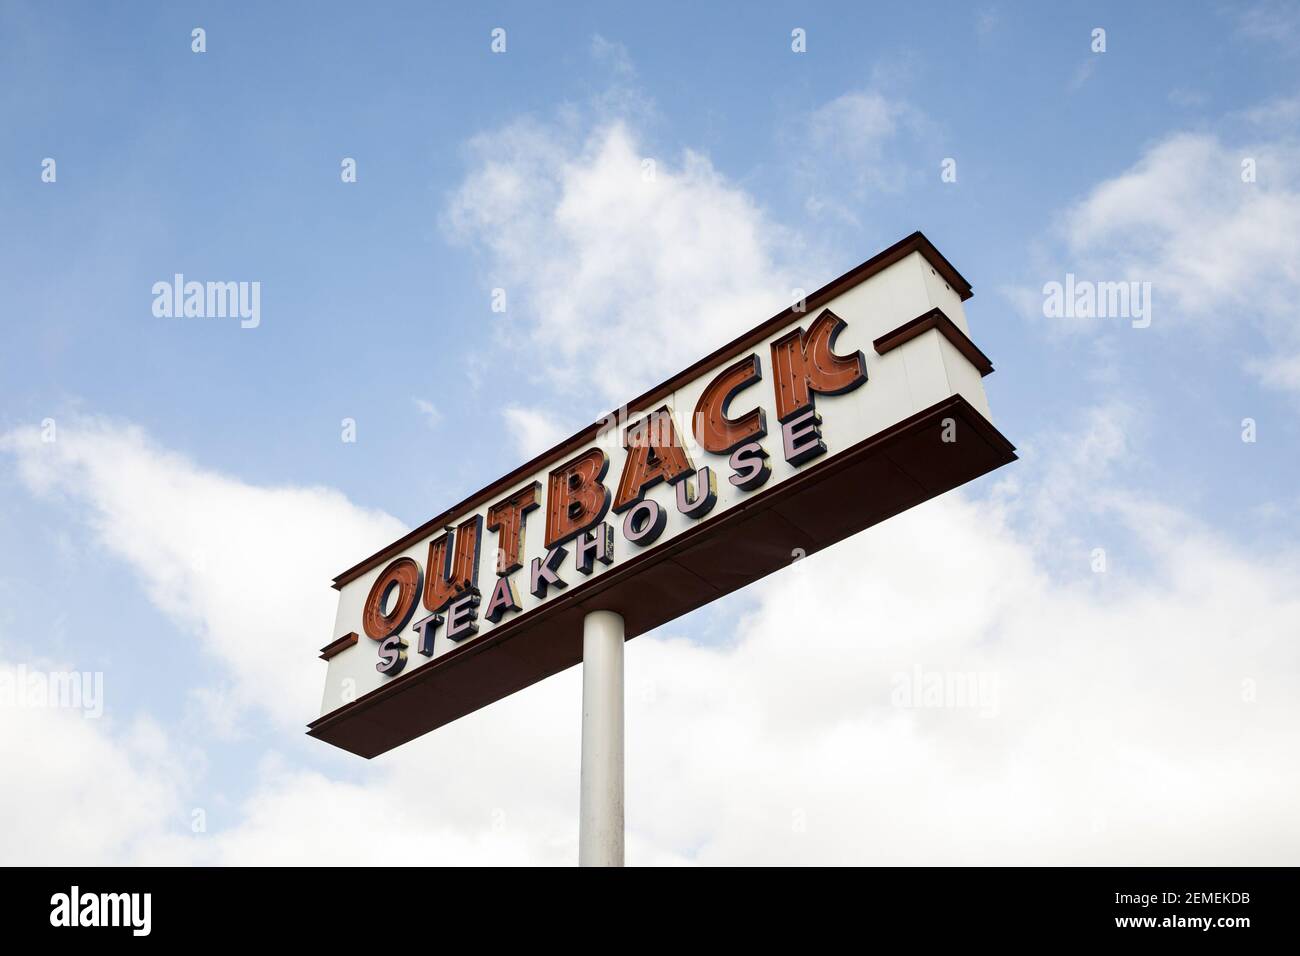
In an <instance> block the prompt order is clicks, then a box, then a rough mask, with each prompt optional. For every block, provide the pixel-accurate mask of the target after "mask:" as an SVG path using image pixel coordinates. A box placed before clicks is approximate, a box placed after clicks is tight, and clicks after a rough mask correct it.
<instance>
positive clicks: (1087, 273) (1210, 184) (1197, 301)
mask: <svg viewBox="0 0 1300 956" xmlns="http://www.w3.org/2000/svg"><path fill="white" fill-rule="evenodd" d="M1287 108H1288V107H1287V103H1286V102H1285V101H1282V102H1278V103H1274V104H1270V105H1269V106H1268V108H1267V109H1265V108H1258V109H1256V110H1253V111H1251V112H1250V113H1249V114H1248V115H1244V116H1243V118H1244V119H1246V120H1247V122H1248V124H1249V125H1250V127H1251V129H1250V133H1251V134H1252V135H1251V136H1249V137H1246V136H1243V137H1241V138H1237V139H1234V140H1233V141H1232V142H1228V141H1226V140H1225V139H1224V138H1221V137H1220V136H1219V135H1216V134H1213V133H1208V132H1196V133H1190V132H1183V133H1177V134H1174V135H1172V136H1169V137H1167V138H1165V139H1163V140H1161V141H1159V142H1157V143H1155V144H1154V145H1152V146H1151V147H1150V148H1149V149H1147V150H1146V151H1144V152H1143V154H1142V156H1141V157H1140V158H1139V159H1138V161H1137V162H1136V163H1135V164H1134V165H1133V166H1132V167H1130V168H1129V169H1127V170H1125V171H1124V172H1122V173H1120V174H1119V175H1117V176H1115V177H1113V178H1111V179H1108V180H1106V181H1104V182H1102V183H1100V184H1098V185H1097V186H1095V187H1094V188H1093V189H1091V190H1090V191H1089V192H1088V194H1087V195H1086V196H1085V197H1084V198H1083V199H1082V200H1080V201H1079V202H1077V203H1075V204H1074V205H1073V206H1071V207H1069V208H1068V209H1067V210H1066V211H1065V212H1064V213H1063V215H1062V216H1061V217H1060V221H1059V223H1058V226H1057V229H1056V231H1055V237H1054V238H1055V240H1056V242H1057V247H1056V248H1055V249H1054V250H1052V251H1050V252H1049V253H1047V255H1046V257H1045V258H1046V259H1048V260H1049V261H1052V262H1053V263H1054V265H1053V267H1052V268H1051V269H1050V270H1049V271H1050V278H1051V279H1052V280H1053V281H1060V280H1061V279H1062V274H1063V273H1064V272H1066V271H1069V272H1073V273H1074V274H1075V275H1076V276H1077V278H1078V279H1081V280H1087V281H1090V282H1149V283H1151V289H1152V293H1151V303H1150V309H1149V312H1150V316H1149V317H1150V319H1151V321H1152V323H1153V325H1154V326H1155V327H1156V328H1158V329H1169V328H1183V329H1192V330H1196V331H1198V332H1200V333H1202V334H1205V335H1207V336H1209V337H1211V338H1214V339H1221V338H1222V337H1224V336H1227V335H1232V336H1234V337H1239V338H1240V337H1241V336H1242V333H1243V330H1244V331H1245V332H1246V333H1247V336H1248V337H1247V338H1246V340H1245V342H1244V343H1243V344H1244V345H1245V346H1246V347H1247V348H1249V349H1252V350H1254V351H1256V353H1257V354H1256V355H1255V356H1253V357H1252V358H1250V359H1249V360H1247V362H1246V363H1245V368H1246V370H1247V371H1248V372H1250V373H1252V374H1254V375H1256V376H1257V377H1258V379H1259V380H1260V381H1261V382H1262V383H1263V384H1265V385H1268V386H1272V387H1278V388H1284V389H1292V390H1294V389H1296V388H1297V387H1298V386H1300V379H1298V378H1297V376H1296V375H1295V371H1294V367H1295V364H1296V363H1297V361H1300V324H1298V323H1297V322H1296V321H1295V315H1294V308H1293V304H1294V302H1295V300H1296V297H1297V296H1298V295H1300V191H1297V189H1296V187H1295V184H1294V183H1293V182H1292V181H1291V179H1290V178H1289V176H1288V171H1289V170H1291V169H1294V168H1296V167H1297V165H1300V142H1298V141H1297V140H1295V139H1294V137H1292V136H1290V135H1287V134H1284V133H1282V132H1280V130H1281V129H1282V128H1284V127H1285V125H1286V124H1285V123H1282V122H1280V121H1278V117H1279V116H1282V115H1284V114H1285V112H1286V109H1287ZM1269 129H1271V130H1273V131H1274V132H1273V133H1272V134H1271V135H1270V134H1269V132H1268V130H1269ZM1251 180H1253V181H1251ZM1011 296H1012V298H1013V299H1014V300H1015V301H1016V302H1017V303H1018V304H1019V305H1020V306H1021V307H1022V308H1023V309H1024V310H1025V311H1026V312H1027V313H1029V314H1041V310H1042V302H1043V299H1042V296H1041V295H1039V294H1038V290H1037V289H1021V290H1013V291H1011ZM1057 324H1058V325H1059V326H1061V327H1072V328H1074V329H1076V330H1079V329H1084V328H1092V327H1094V326H1095V324H1096V323H1095V322H1090V321H1082V322H1080V321H1072V322H1070V323H1063V322H1057ZM1261 346H1262V347H1263V348H1264V349H1266V350H1267V351H1266V352H1264V353H1263V354H1258V352H1259V349H1260V348H1261Z"/></svg>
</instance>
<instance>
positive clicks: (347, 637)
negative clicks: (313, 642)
mask: <svg viewBox="0 0 1300 956" xmlns="http://www.w3.org/2000/svg"><path fill="white" fill-rule="evenodd" d="M356 642H357V632H356V631H348V632H347V633H346V634H344V635H343V636H342V637H340V638H339V639H338V640H337V641H331V642H330V643H328V644H326V645H325V646H324V647H322V648H321V649H320V659H321V660H323V661H327V660H329V659H330V658H331V657H333V656H334V655H335V654H338V653H341V652H342V651H346V650H347V649H348V648H349V647H351V646H352V645H353V644H355V643H356Z"/></svg>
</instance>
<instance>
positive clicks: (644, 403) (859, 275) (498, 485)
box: [334, 232, 971, 670]
mask: <svg viewBox="0 0 1300 956" xmlns="http://www.w3.org/2000/svg"><path fill="white" fill-rule="evenodd" d="M913 252H919V253H920V254H921V255H922V256H924V257H925V259H926V261H927V262H929V263H930V265H931V267H933V268H934V270H935V271H936V272H938V273H939V274H940V275H941V276H943V279H944V281H945V282H947V283H948V284H949V285H950V286H952V288H953V291H955V292H956V293H957V294H958V296H960V297H961V300H962V301H963V302H964V301H966V300H967V299H969V298H970V297H971V287H970V283H969V282H967V281H966V280H965V279H964V278H963V277H962V275H961V273H959V272H958V271H957V270H956V269H955V268H953V265H952V263H950V262H949V261H948V260H947V259H945V258H944V257H943V254H942V253H940V252H939V250H938V249H936V248H935V247H934V245H933V244H932V243H931V242H930V240H929V239H927V238H926V237H925V236H924V235H923V234H922V233H920V232H914V233H912V234H911V235H910V236H908V237H907V238H906V239H903V240H901V241H899V242H896V243H894V244H893V245H892V246H890V247H889V248H888V249H885V250H884V251H883V252H879V253H877V254H876V255H874V256H872V257H871V258H870V259H868V260H867V261H866V262H864V263H862V264H861V265H859V266H856V267H854V268H853V269H850V270H849V271H848V272H846V273H844V275H842V276H840V277H839V278H838V279H835V280H833V281H832V282H830V283H828V284H826V285H824V286H822V287H821V288H820V289H818V290H817V291H816V292H813V293H812V294H810V295H808V296H807V297H806V298H805V299H804V300H803V302H804V308H803V310H802V311H801V312H795V310H794V306H793V305H791V306H790V307H789V308H787V309H785V310H784V311H782V312H779V313H777V314H776V315H774V316H772V318H770V319H768V320H767V321H766V322H764V323H763V324H761V325H759V326H756V327H755V328H752V329H750V330H749V331H748V332H745V333H744V334H743V335H741V336H740V337H738V338H735V339H732V340H731V341H730V342H728V343H727V344H726V345H724V346H722V347H721V348H719V349H717V350H716V351H714V352H713V353H711V354H709V355H706V356H705V357H704V358H702V359H700V360H699V361H698V362H696V363H695V364H693V365H691V366H689V367H688V368H686V369H683V370H682V371H680V372H678V373H677V374H676V375H674V376H673V377H672V378H670V379H668V381H666V382H662V383H661V384H659V385H656V386H655V387H654V388H652V389H650V391H648V392H646V393H645V394H643V395H641V396H639V397H637V398H634V399H633V400H632V401H630V402H628V403H627V413H628V416H629V417H630V416H631V415H633V414H634V413H636V412H641V411H645V410H647V409H649V408H650V407H651V406H652V405H653V404H654V403H655V402H658V401H660V400H662V399H663V398H665V397H667V396H668V395H670V394H672V393H673V392H674V391H675V390H676V389H677V388H678V387H679V386H680V385H682V384H684V383H686V382H689V381H691V380H692V379H694V378H696V377H697V376H699V375H700V374H702V373H703V372H704V371H706V370H707V369H709V368H711V367H713V366H715V365H721V364H722V363H724V362H726V361H728V360H730V359H734V358H736V357H737V356H739V355H740V354H741V353H742V352H744V351H746V350H747V349H752V348H754V346H755V345H757V344H758V343H759V342H762V341H763V340H764V339H766V338H768V337H769V336H770V335H771V334H772V333H773V332H775V331H776V330H777V329H780V328H782V327H783V326H785V325H787V324H789V323H790V322H793V321H795V320H797V319H798V318H799V317H800V316H802V315H804V314H805V313H811V312H812V311H814V310H815V309H818V308H820V307H821V306H823V305H825V304H826V303H827V302H829V301H831V300H832V299H834V298H836V297H837V296H840V295H843V294H844V293H845V292H847V291H848V290H849V289H852V288H853V287H854V286H856V285H860V284H861V283H863V282H865V281H866V280H867V279H870V278H871V277H872V276H874V275H876V274H877V273H880V272H883V271H884V270H885V269H888V268H889V267H890V266H892V265H893V264H894V263H896V262H898V261H899V260H901V259H904V258H906V257H907V256H909V255H911V254H912V253H913ZM611 420H615V419H614V417H613V416H612V415H607V416H605V417H603V418H601V419H600V420H599V421H597V422H595V423H593V424H591V425H588V426H587V427H586V428H583V429H582V430H581V431H579V432H578V433H577V434H575V435H572V436H570V437H569V438H567V439H565V440H564V441H562V442H560V443H559V444H558V445H555V446H553V447H552V448H550V449H549V450H547V451H544V452H542V453H541V454H540V455H538V456H537V457H536V458H534V459H533V460H532V461H529V462H526V463H525V464H523V465H520V466H519V467H518V468H516V469H515V470H514V471H512V472H510V473H509V474H508V475H505V476H504V477H502V478H499V479H497V480H496V481H494V482H493V483H492V484H490V485H488V486H487V487H486V488H484V489H483V490H482V491H479V492H476V493H475V494H473V495H471V496H470V497H468V498H466V499H465V500H464V501H461V502H460V503H459V504H456V505H453V506H452V507H450V508H448V509H447V510H446V511H444V512H443V513H442V514H440V515H438V516H437V517H436V518H433V519H431V520H429V521H426V522H425V523H424V524H422V525H420V526H419V527H418V528H416V529H415V530H414V531H411V532H410V533H408V534H406V535H403V536H402V537H401V538H399V539H398V540H397V541H394V542H393V543H392V544H390V545H389V546H388V547H386V548H383V549H382V550H380V551H376V552H375V553H374V554H372V555H371V556H370V557H368V558H366V559H365V560H364V561H360V562H358V563H357V564H354V565H353V566H352V567H350V568H348V569H347V570H346V571H344V572H343V573H342V574H340V575H339V576H338V577H336V578H335V579H334V588H335V589H336V590H337V589H340V588H342V587H343V585H345V584H347V583H348V582H349V581H355V580H356V579H357V578H359V577H361V575H363V574H365V573H366V572H367V571H369V570H371V569H372V568H375V567H377V566H378V565H380V564H383V563H384V562H386V561H388V560H389V559H390V558H392V557H394V556H395V555H398V554H401V553H402V552H403V551H405V550H406V549H407V548H409V547H410V546H411V545H413V544H416V543H417V542H419V541H421V540H423V539H424V538H427V537H428V536H429V535H430V534H432V533H434V532H435V531H436V530H439V529H440V528H442V527H443V526H445V525H447V524H449V523H454V522H453V519H457V518H459V517H461V515H463V514H464V513H465V512H467V511H470V510H471V509H474V508H477V507H479V506H480V505H484V504H487V503H488V500H489V499H492V498H495V497H499V496H501V495H502V494H504V493H506V492H508V491H510V490H511V489H512V488H513V487H514V486H515V485H518V484H519V483H520V482H523V481H525V480H527V479H528V477H529V476H531V475H532V474H534V473H535V472H538V471H541V470H543V469H544V468H546V467H547V466H548V465H550V464H552V463H553V462H556V461H560V460H562V459H564V458H568V457H572V456H573V454H574V453H575V452H576V451H578V450H580V449H581V447H582V446H583V445H585V444H587V443H588V442H590V441H591V440H592V439H593V438H594V437H595V436H596V435H598V434H599V433H600V430H601V429H602V428H604V427H607V425H608V423H609V422H610V421H611ZM423 669H424V668H420V670H423Z"/></svg>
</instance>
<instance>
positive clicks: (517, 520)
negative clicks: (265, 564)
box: [309, 232, 1016, 757]
mask: <svg viewBox="0 0 1300 956" xmlns="http://www.w3.org/2000/svg"><path fill="white" fill-rule="evenodd" d="M970 295H971V290H970V285H969V284H968V283H967V282H966V280H965V279H963V278H962V277H961V275H960V274H959V273H958V272H957V270H956V269H954V268H953V267H952V265H951V264H950V263H949V262H948V260H947V259H945V258H944V257H943V256H942V255H940V253H939V252H938V250H936V249H935V248H934V246H933V245H931V244H930V242H929V240H927V239H926V238H925V237H924V236H923V235H921V234H920V233H919V232H918V233H913V234H912V235H911V236H909V237H908V238H906V239H904V240H903V241H902V242H899V243H897V244H896V245H894V246H891V247H890V248H889V249H886V250H885V251H884V252H882V253H880V254H879V255H877V256H875V257H873V258H871V259H870V260H868V261H867V262H864V263H863V264H862V265H860V266H858V267H857V268H856V269H854V270H852V271H851V272H849V273H847V274H846V275H844V276H841V277H840V278H839V279H836V280H835V281H834V282H832V283H830V284H829V285H827V286H826V287H824V288H822V289H819V290H818V291H817V292H814V293H812V294H811V295H809V296H807V298H806V299H805V300H803V301H802V302H800V303H797V304H796V305H795V306H792V307H791V308H789V309H787V310H786V311H784V312H782V313H781V314H779V315H777V316H775V317H773V318H771V319H769V320H768V321H766V322H764V323H762V324H761V325H759V326H758V327H756V328H755V329H753V330H751V331H750V332H748V333H746V334H744V335H742V336H741V337H739V338H738V339H736V340H734V341H733V342H731V343H729V344H728V345H726V346H724V347H722V348H721V349H719V350H718V351H716V352H714V353H713V354H712V355H710V356H708V357H707V358H704V359H701V360H700V361H699V362H697V363H696V364H695V365H693V366H691V367H690V368H688V369H686V370H685V371H683V372H681V373H680V374H678V375H676V376H674V377H673V378H672V379H670V380H669V381H667V382H664V383H663V384H662V385H659V386H657V387H655V388H653V389H651V390H650V391H649V392H647V393H646V394H644V395H642V396H641V397H639V398H637V399H635V400H633V401H631V402H629V403H628V405H627V406H626V411H624V412H620V413H618V414H616V415H612V416H610V417H608V418H607V419H605V420H603V421H601V422H597V423H596V424H593V425H591V426H589V427H587V428H585V429H583V430H582V431H581V432H579V433H578V434H576V435H574V436H573V437H572V438H570V439H569V440H567V441H565V442H562V443H560V444H559V445H557V446H556V447H554V448H552V449H551V450H550V451H548V452H546V453H545V454H543V455H540V456H539V457H537V458H535V459H534V460H533V461H531V462H528V463H527V464H526V465H523V466H522V467H520V468H518V469H517V470H516V471H514V472H512V473H511V474H509V475H506V476H505V477H504V478H502V479H501V480H499V481H497V482H495V483H494V484H492V485H490V486H489V487H487V488H484V489H483V490H482V491H480V492H478V493H477V494H475V495H473V496H471V497H470V498H469V499H467V500H466V501H464V502H462V503H461V504H459V505H456V506H455V507H453V508H451V509H449V510H448V511H446V512H444V513H443V514H441V515H439V516H438V517H437V518H434V519H433V520H432V521H429V522H428V523H427V524H425V525H423V526H421V527H419V528H417V529H416V530H414V531H412V532H411V533H410V534H408V535H406V536H405V537H403V538H402V539H401V540H399V541H396V542H394V543H393V544H392V545H390V546H389V547H387V548H385V549H383V550H382V551H380V552H379V553H377V554H374V555H371V556H370V557H369V558H366V559H365V560H364V561H362V562H361V563H360V564H358V565H356V566H355V567H353V568H350V569H348V570H347V571H344V572H343V573H342V574H341V575H339V576H338V577H337V578H336V579H335V581H334V587H335V588H337V589H338V591H339V607H338V617H337V620H336V623H335V627H334V640H333V641H332V642H331V643H329V644H328V645H327V646H326V647H325V648H324V649H323V650H322V651H321V655H320V656H321V657H322V658H323V659H325V660H326V661H327V662H328V671H327V674H326V678H325V694H324V699H323V702H322V708H321V715H320V717H319V718H318V719H316V720H315V721H313V722H312V723H311V725H310V729H309V733H310V734H311V735H312V736H314V737H319V738H320V739H322V740H325V741H327V742H329V743H331V744H334V745H336V746H339V747H342V748H344V749H345V750H349V751H352V752H353V753H356V754H360V755H362V756H364V757H373V756H375V755H377V754H381V753H383V752H385V751H386V750H389V749H391V748H393V747H396V746H398V745H399V744H402V743H404V742H406V741H408V740H411V739H412V738H414V737H418V736H419V735H421V734H424V733H427V732H428V731H430V730H433V729H434V728H436V727H439V726H441V725H443V724H446V723H448V722H450V721H453V720H455V719H456V718H458V717H462V716H464V715H465V714H468V713H470V712H471V711H474V710H477V709H478V708H480V707H483V706H485V705H487V704H490V703H492V702H493V701H496V700H499V699H500V698H502V697H504V696H506V695H507V694H511V693H513V692H515V691H517V690H520V689H521V688H524V687H527V686H528V685H529V684H532V683H534V682H535V681H539V680H541V679H543V678H544V677H548V676H549V675H551V674H554V673H557V672H558V671H562V670H564V669H565V668H567V667H570V666H572V665H574V664H577V663H579V662H580V661H581V660H582V652H583V636H582V635H583V619H584V617H585V616H586V615H587V614H588V613H589V612H591V611H596V610H610V611H616V612H617V613H618V614H620V615H622V617H623V619H624V622H625V627H626V637H628V638H631V637H635V636H636V635H638V634H641V633H644V632H645V631H648V630H650V629H651V628H654V627H657V626H659V625H660V624H663V623H665V622H666V621H670V620H672V619H673V618H675V617H678V616H679V615H681V614H685V613H686V612H687V611H690V610H692V609H694V608H697V607H699V606H701V605H703V604H707V603H708V602H709V601H713V600H715V599H717V598H719V597H721V596H722V595H724V594H727V593H729V592H731V591H734V590H736V589H737V588H741V587H744V586H745V585H746V584H749V583H751V582H753V581H756V580H758V579H759V578H761V577H763V576H764V575H767V574H770V573H772V572H773V571H777V570H779V569H781V568H783V567H787V566H788V565H789V564H790V563H791V560H792V557H793V556H795V555H800V554H809V553H811V552H813V551H817V550H819V549H821V548H824V547H826V546H827V545H830V544H834V543H835V542H836V541H839V540H840V539H841V538H844V537H847V536H848V535H850V534H853V533H854V532H856V531H861V530H862V529H863V528H867V527H869V526H871V525H873V524H875V523H876V522H878V521H881V520H883V519H885V518H888V517H890V516H892V515H895V514H898V513H899V512H900V511H903V510H905V509H907V508H910V507H912V506H913V505H916V504H919V503H921V502H923V501H925V500H927V499H929V498H932V497H934V496H935V495H938V494H941V493H943V492H945V491H948V490H949V489H952V488H955V487H957V486H958V485H960V484H962V483H964V482H967V481H970V480H971V479H972V478H976V477H978V476H980V475H983V474H985V473H986V472H989V471H991V470H992V469H994V468H997V467H998V466H1000V465H1003V464H1006V463H1007V462H1009V461H1012V460H1014V459H1015V457H1016V456H1015V451H1014V448H1013V446H1012V445H1011V444H1010V442H1008V441H1007V440H1006V439H1005V438H1003V437H1002V435H1001V434H999V432H998V431H997V429H995V428H994V427H993V425H992V424H990V422H989V417H990V416H989V411H988V405H987V402H986V400H985V397H984V388H983V384H982V381H981V380H982V377H983V376H985V375H987V374H989V373H990V372H991V371H993V366H992V365H991V363H990V362H989V360H988V359H987V358H986V357H985V355H984V353H983V352H981V351H980V350H979V349H978V348H977V347H976V346H975V344H974V343H973V342H972V341H971V339H970V336H969V330H968V328H967V325H966V317H965V314H964V313H963V309H962V303H963V302H964V301H965V300H966V299H968V298H970ZM805 639H807V640H816V635H815V634H814V635H807V636H806V637H805Z"/></svg>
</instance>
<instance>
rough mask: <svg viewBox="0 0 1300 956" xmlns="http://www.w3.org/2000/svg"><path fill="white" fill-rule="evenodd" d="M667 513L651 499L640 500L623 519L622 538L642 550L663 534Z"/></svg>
mask: <svg viewBox="0 0 1300 956" xmlns="http://www.w3.org/2000/svg"><path fill="white" fill-rule="evenodd" d="M666 524H668V513H667V512H666V511H664V509H663V508H660V507H659V502H657V501H655V500H654V499H653V498H642V499H641V500H640V501H638V502H637V503H636V504H635V505H633V507H632V509H631V510H630V511H629V512H628V513H627V514H626V515H625V516H624V518H623V537H625V538H627V540H629V541H631V542H632V543H633V544H635V545H638V546H640V547H642V548H644V547H645V546H646V545H648V544H653V543H654V542H655V540H656V539H658V537H659V536H660V535H661V534H663V533H664V526H665V525H666Z"/></svg>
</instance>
